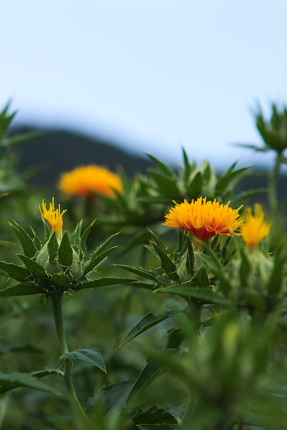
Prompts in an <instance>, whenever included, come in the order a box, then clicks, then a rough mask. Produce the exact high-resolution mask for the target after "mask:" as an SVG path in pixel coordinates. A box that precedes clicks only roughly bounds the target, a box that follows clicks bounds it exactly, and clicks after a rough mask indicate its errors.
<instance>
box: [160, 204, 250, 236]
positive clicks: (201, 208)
mask: <svg viewBox="0 0 287 430" xmlns="http://www.w3.org/2000/svg"><path fill="white" fill-rule="evenodd" d="M229 204H230V202H228V203H227V204H226V205H223V204H220V203H219V202H217V201H216V199H214V201H206V198H202V197H200V198H198V199H197V200H196V201H194V200H192V202H191V203H188V202H187V200H185V201H184V202H183V203H180V204H176V205H175V207H173V208H172V209H170V211H169V213H168V214H167V215H166V216H165V219H166V220H165V223H164V225H167V226H170V227H176V228H184V229H186V230H188V231H190V232H191V233H192V234H193V235H194V236H195V237H196V238H197V239H200V240H203V241H208V240H209V239H211V238H212V237H213V236H215V235H216V234H224V235H229V236H232V235H233V234H238V233H237V230H238V229H239V227H240V226H241V224H242V219H241V218H240V215H239V210H240V209H241V207H242V206H240V207H239V208H238V209H232V208H231V207H230V206H229Z"/></svg>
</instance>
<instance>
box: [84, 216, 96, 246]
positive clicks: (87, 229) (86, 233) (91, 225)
mask: <svg viewBox="0 0 287 430" xmlns="http://www.w3.org/2000/svg"><path fill="white" fill-rule="evenodd" d="M95 222H96V220H94V221H93V222H92V223H91V224H90V225H89V226H88V227H87V228H86V230H85V231H84V233H83V234H82V236H81V248H82V249H83V250H84V251H86V250H87V246H86V242H87V239H88V237H89V234H90V232H91V230H92V228H93V226H94V224H95Z"/></svg>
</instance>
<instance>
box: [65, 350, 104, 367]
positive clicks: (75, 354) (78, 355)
mask: <svg viewBox="0 0 287 430" xmlns="http://www.w3.org/2000/svg"><path fill="white" fill-rule="evenodd" d="M65 357H67V358H68V359H69V360H71V361H74V360H81V361H84V362H86V363H89V364H92V365H93V366H95V367H97V368H98V369H100V370H101V371H102V372H104V373H107V369H106V365H105V362H104V360H103V357H102V355H101V354H100V353H99V352H97V351H94V350H93V349H78V350H77V351H72V352H68V353H66V354H65Z"/></svg>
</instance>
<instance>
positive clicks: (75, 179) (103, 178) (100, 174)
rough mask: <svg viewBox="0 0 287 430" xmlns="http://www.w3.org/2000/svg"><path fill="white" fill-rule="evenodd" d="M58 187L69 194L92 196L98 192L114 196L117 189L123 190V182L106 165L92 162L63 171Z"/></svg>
mask: <svg viewBox="0 0 287 430" xmlns="http://www.w3.org/2000/svg"><path fill="white" fill-rule="evenodd" d="M58 188H59V189H60V190H61V191H62V192H63V193H64V194H66V195H68V196H76V195H80V196H86V197H92V196H95V192H97V193H100V194H103V195H105V196H109V197H114V195H115V190H117V191H122V190H123V183H122V180H121V178H120V177H119V175H117V174H115V173H113V172H111V171H110V170H108V169H106V168H104V167H100V166H97V165H95V164H91V165H89V166H82V167H78V168H76V169H74V170H71V171H70V172H66V173H63V174H62V175H61V177H60V180H59V184H58Z"/></svg>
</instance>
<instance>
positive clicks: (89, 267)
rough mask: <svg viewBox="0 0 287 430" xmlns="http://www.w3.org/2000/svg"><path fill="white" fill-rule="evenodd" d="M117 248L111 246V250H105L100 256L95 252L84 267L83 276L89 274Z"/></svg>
mask: <svg viewBox="0 0 287 430" xmlns="http://www.w3.org/2000/svg"><path fill="white" fill-rule="evenodd" d="M116 248H117V246H113V247H112V248H109V249H106V250H105V251H103V252H102V253H101V254H99V253H98V252H97V251H96V252H95V253H94V254H93V255H92V258H91V260H90V261H88V263H87V264H86V265H85V267H84V271H83V276H85V275H87V274H88V273H89V272H91V271H92V270H93V269H94V268H95V267H96V266H97V265H99V264H100V263H101V261H102V260H104V258H106V257H107V256H108V255H109V254H110V253H111V252H112V251H114V249H116Z"/></svg>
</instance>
